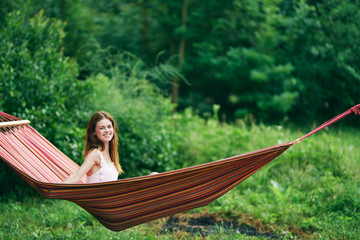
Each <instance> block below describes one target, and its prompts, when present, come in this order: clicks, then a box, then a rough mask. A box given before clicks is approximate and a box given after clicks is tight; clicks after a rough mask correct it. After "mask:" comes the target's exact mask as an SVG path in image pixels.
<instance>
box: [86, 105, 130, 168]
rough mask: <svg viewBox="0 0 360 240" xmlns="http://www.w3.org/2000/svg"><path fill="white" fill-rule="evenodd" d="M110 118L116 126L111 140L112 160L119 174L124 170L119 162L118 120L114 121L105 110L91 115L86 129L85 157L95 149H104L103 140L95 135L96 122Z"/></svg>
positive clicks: (110, 151)
mask: <svg viewBox="0 0 360 240" xmlns="http://www.w3.org/2000/svg"><path fill="white" fill-rule="evenodd" d="M103 119H108V120H110V122H111V123H112V126H113V128H114V136H113V138H112V139H111V141H110V142H109V153H110V158H111V161H112V162H113V163H114V165H115V167H116V169H117V170H118V172H119V174H121V173H123V170H122V168H121V166H120V163H119V153H118V137H117V132H118V126H117V124H116V122H115V121H114V118H113V117H112V116H111V115H110V114H109V113H107V112H105V111H100V112H96V113H94V115H93V116H92V117H91V119H90V121H89V123H88V126H87V129H86V135H85V151H84V158H85V157H86V156H87V155H88V153H89V152H90V151H91V150H93V149H95V148H100V149H101V151H102V150H104V148H105V146H104V143H103V142H102V141H100V140H99V139H98V138H97V137H96V136H95V135H94V133H95V127H96V123H97V122H99V121H101V120H103Z"/></svg>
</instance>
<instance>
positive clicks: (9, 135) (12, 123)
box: [0, 104, 360, 231]
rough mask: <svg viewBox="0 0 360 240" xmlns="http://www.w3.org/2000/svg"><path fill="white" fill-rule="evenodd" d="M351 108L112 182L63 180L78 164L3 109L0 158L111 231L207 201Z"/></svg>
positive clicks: (45, 191) (37, 186)
mask: <svg viewBox="0 0 360 240" xmlns="http://www.w3.org/2000/svg"><path fill="white" fill-rule="evenodd" d="M350 113H354V114H360V104H359V105H356V106H355V107H353V108H351V109H349V110H347V111H346V112H344V113H342V114H340V115H338V116H336V117H335V118H333V119H331V120H329V121H328V122H326V123H324V124H323V125H321V126H319V127H318V128H316V129H315V130H314V131H311V132H310V133H308V134H306V135H304V136H303V137H301V138H299V139H297V140H295V141H294V142H288V143H284V144H280V145H275V146H272V147H268V148H264V149H260V150H256V151H252V152H248V153H245V154H241V155H238V156H233V157H230V158H225V159H221V160H218V161H214V162H209V163H205V164H201V165H197V166H191V167H187V168H183V169H177V170H173V171H168V172H164V173H160V174H157V175H149V176H141V177H133V178H128V179H121V180H118V181H113V182H105V183H95V184H83V183H85V182H86V179H85V177H84V178H82V179H81V182H80V183H79V184H63V183H62V181H63V180H64V179H65V178H66V177H67V176H68V175H70V174H71V173H73V172H74V171H76V170H77V169H78V168H79V165H77V164H76V163H75V162H73V161H72V160H71V159H70V158H68V157H67V156H66V155H65V154H64V153H62V152H61V151H60V150H58V149H57V148H56V147H55V146H54V145H53V144H51V143H50V142H49V141H48V140H46V139H45V138H44V137H43V136H42V135H41V134H40V133H38V132H37V131H36V130H35V129H34V128H32V127H31V126H30V125H29V122H24V121H26V120H22V119H19V118H17V117H14V116H11V115H9V114H7V113H4V112H0V158H1V159H2V160H3V161H4V162H5V163H6V164H7V165H8V166H9V167H10V168H11V169H12V170H14V171H15V172H16V173H17V174H18V175H19V176H20V177H21V178H23V179H24V181H26V182H27V183H28V184H30V186H31V187H33V188H34V189H35V190H37V192H38V193H39V194H40V195H42V196H43V197H45V198H50V199H64V200H68V201H71V202H74V203H76V204H77V205H79V206H80V207H82V208H84V209H85V210H86V211H88V212H89V213H90V214H92V215H93V216H94V217H95V218H96V219H97V220H98V221H99V222H100V223H101V224H103V225H104V226H105V227H107V228H108V229H110V230H113V231H121V230H123V229H126V228H129V227H132V226H135V225H138V224H141V223H145V222H149V221H152V220H155V219H158V218H162V217H165V216H169V215H173V214H175V213H179V212H182V211H186V210H190V209H193V208H197V207H201V206H205V205H207V204H209V203H211V202H212V201H214V200H215V199H217V198H219V197H220V196H222V195H224V194H225V193H226V192H228V191H230V190H231V189H232V188H234V187H235V186H237V185H238V184H239V183H241V182H242V181H244V180H245V179H247V178H248V177H250V176H251V175H252V174H254V173H255V172H256V171H258V170H259V169H260V168H262V167H263V166H265V165H266V164H268V163H269V162H271V161H272V160H273V159H275V158H276V157H278V156H279V155H281V154H282V153H283V152H285V151H286V150H287V149H288V148H289V147H291V146H292V145H293V144H295V143H297V142H300V141H301V140H303V139H304V138H306V137H308V136H310V135H312V134H314V133H315V132H317V131H320V130H321V129H323V128H324V127H326V126H329V125H331V124H332V123H334V122H336V121H338V120H340V119H341V118H343V117H345V116H347V115H349V114H350Z"/></svg>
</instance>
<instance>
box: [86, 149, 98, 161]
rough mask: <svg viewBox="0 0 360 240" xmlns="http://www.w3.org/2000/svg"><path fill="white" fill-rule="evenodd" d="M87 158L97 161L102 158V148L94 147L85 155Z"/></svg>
mask: <svg viewBox="0 0 360 240" xmlns="http://www.w3.org/2000/svg"><path fill="white" fill-rule="evenodd" d="M85 159H86V160H93V161H97V160H100V150H99V149H97V148H93V149H91V150H89V152H88V154H87V155H86V157H85Z"/></svg>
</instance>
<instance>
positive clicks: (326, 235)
mask: <svg viewBox="0 0 360 240" xmlns="http://www.w3.org/2000/svg"><path fill="white" fill-rule="evenodd" d="M184 118H185V115H184V116H183V117H182V119H180V118H178V119H177V123H178V125H179V128H183V130H182V131H181V134H182V137H183V139H185V140H186V142H184V145H183V150H182V151H183V153H182V155H181V156H182V157H183V158H184V160H185V159H186V160H187V162H186V164H184V165H192V164H197V163H202V162H206V161H212V160H215V159H219V158H224V157H228V156H231V155H235V154H240V153H244V152H248V151H252V150H256V149H259V148H263V147H268V146H272V145H275V144H278V143H282V142H288V141H293V140H295V139H297V138H298V137H301V136H302V135H303V134H304V133H303V132H300V131H297V130H289V129H283V128H281V127H279V126H264V125H260V126H256V125H252V126H250V127H248V126H245V125H243V124H239V125H237V126H230V125H219V124H217V123H214V122H211V121H210V122H208V124H203V123H202V122H201V120H198V122H196V121H187V120H186V119H184ZM358 133H359V129H345V130H344V129H343V130H341V131H340V130H336V128H332V129H331V130H328V129H325V130H323V131H322V132H319V133H317V134H315V135H313V136H311V137H309V138H307V139H305V140H303V141H302V142H301V143H299V144H297V145H294V146H293V147H291V148H290V149H289V150H288V151H286V152H285V153H284V154H283V155H281V156H280V157H279V158H277V159H275V160H274V161H273V162H271V163H270V164H268V165H267V166H265V167H264V168H263V169H261V170H260V171H259V172H257V173H255V174H254V175H253V176H251V177H250V178H249V179H247V180H245V181H244V182H243V183H241V184H240V185H239V186H237V187H236V188H235V189H233V190H232V191H230V192H229V193H227V194H225V195H224V196H223V197H221V198H219V199H218V200H216V201H215V202H213V203H212V204H210V205H209V206H207V207H203V208H199V209H195V210H192V211H190V213H199V212H208V213H210V214H212V213H216V214H218V215H219V216H222V217H224V218H225V217H226V218H231V219H233V220H235V221H237V222H238V223H243V222H245V223H247V224H249V225H253V226H254V227H259V225H260V226H261V228H263V229H264V230H268V231H269V230H270V231H273V232H275V233H277V234H279V236H282V237H284V238H285V239H295V238H296V239H309V238H313V239H358V236H360V211H359V209H360V188H359V186H360V174H359V173H360V150H359V148H358V146H359V145H360V138H359V137H358ZM204 143H206V144H204ZM162 221H163V220H158V221H154V222H151V223H147V224H142V225H140V226H136V227H133V228H130V229H127V230H124V231H121V232H112V231H109V230H107V229H106V228H104V227H103V226H102V225H101V224H100V223H98V222H97V221H96V220H95V219H94V218H93V217H92V216H91V215H90V214H88V213H87V212H86V211H84V210H83V209H81V208H80V207H78V206H76V205H75V204H73V203H70V202H67V201H62V200H47V199H42V198H41V197H34V196H32V197H25V198H23V199H22V200H19V198H16V197H10V198H9V199H6V198H2V199H1V205H0V239H201V237H200V236H194V235H189V234H187V233H181V232H177V233H176V232H175V233H173V232H167V233H161V232H160V230H159V226H161V225H162ZM219 229H220V230H219V231H218V233H214V234H212V235H210V236H208V237H207V238H206V239H259V238H257V237H250V236H246V235H242V234H236V233H228V232H225V230H224V229H222V227H221V226H219Z"/></svg>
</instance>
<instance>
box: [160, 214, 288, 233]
mask: <svg viewBox="0 0 360 240" xmlns="http://www.w3.org/2000/svg"><path fill="white" fill-rule="evenodd" d="M163 220H164V222H162V224H161V226H160V229H161V233H162V234H166V233H169V232H171V233H175V234H181V233H184V234H185V235H189V234H190V235H193V236H200V237H206V236H208V235H210V234H218V233H220V232H222V233H225V234H229V235H230V234H239V233H240V234H244V235H248V236H257V237H262V238H267V239H282V238H283V236H281V235H279V234H277V233H274V232H272V231H271V230H270V229H269V227H267V226H266V225H264V224H263V223H261V221H258V220H253V219H251V218H247V217H243V219H242V220H241V221H239V219H235V218H226V217H220V216H219V215H218V214H209V213H184V214H176V215H173V216H170V217H167V218H165V219H163Z"/></svg>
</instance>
